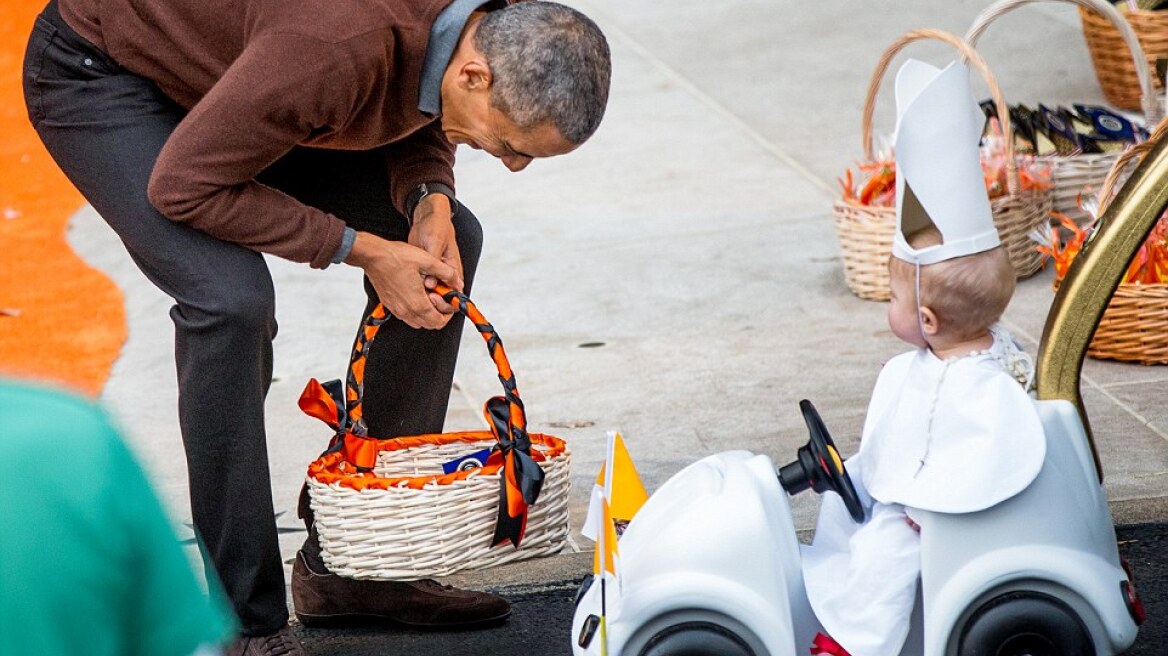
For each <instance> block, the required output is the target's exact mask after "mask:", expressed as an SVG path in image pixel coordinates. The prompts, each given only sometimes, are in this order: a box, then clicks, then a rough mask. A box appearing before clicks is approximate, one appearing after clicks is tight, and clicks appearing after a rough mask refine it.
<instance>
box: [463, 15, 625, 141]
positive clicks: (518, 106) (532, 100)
mask: <svg viewBox="0 0 1168 656" xmlns="http://www.w3.org/2000/svg"><path fill="white" fill-rule="evenodd" d="M474 45H475V48H477V49H478V51H479V52H481V53H483V55H484V56H485V57H486V59H487V65H488V66H490V68H491V76H492V80H493V81H492V87H491V88H492V91H491V105H492V106H494V107H495V108H496V109H498V110H499V111H501V112H503V113H504V114H505V115H506V116H507V117H508V118H509V119H511V120H512V121H514V122H515V124H516V125H518V126H519V127H520V128H523V129H530V128H534V127H537V126H539V125H543V124H545V123H551V124H552V125H553V126H554V127H555V128H556V129H557V130H559V132H560V134H561V135H563V137H564V139H566V140H568V141H569V142H570V143H572V144H576V145H579V144H581V143H584V141H585V140H586V139H588V137H590V136H592V133H594V132H596V128H597V127H598V126H599V125H600V119H601V118H602V117H603V116H604V108H605V105H607V104H608V86H609V78H610V77H611V74H612V61H611V57H610V55H609V51H608V41H607V40H605V38H604V34H602V33H601V31H600V28H599V27H597V26H596V23H594V22H592V20H591V19H590V18H588V17H587V16H585V15H584V14H581V13H580V12H579V11H576V10H575V9H572V8H571V7H566V6H564V5H561V4H558V3H555V2H544V1H542V0H527V1H525V2H518V3H516V4H513V5H509V6H507V7H504V8H502V9H499V10H496V11H492V12H488V13H487V15H486V16H485V17H484V18H483V20H482V21H481V22H480V23H479V25H478V28H477V30H476V31H475V36H474Z"/></svg>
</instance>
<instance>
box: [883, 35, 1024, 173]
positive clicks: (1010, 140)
mask: <svg viewBox="0 0 1168 656" xmlns="http://www.w3.org/2000/svg"><path fill="white" fill-rule="evenodd" d="M926 39H933V40H936V41H941V42H944V43H948V44H949V45H951V46H953V47H954V48H957V49H958V50H960V51H961V54H962V55H964V57H965V59H966V60H967V61H969V62H970V63H971V64H973V67H974V68H976V69H977V71H978V72H979V73H981V76H982V77H983V78H984V79H985V81H986V84H988V85H989V88H990V96H992V97H993V99H994V106H995V107H997V110H998V123H999V124H1000V125H1001V126H1002V137H1003V138H1004V140H1005V148H1006V188H1007V190H1008V191H1009V193H1010V196H1017V195H1018V194H1019V192H1020V191H1021V189H1022V184H1021V181H1020V179H1019V175H1018V162H1017V160H1015V158H1014V129H1013V126H1012V125H1011V123H1010V112H1009V108H1008V107H1007V106H1006V101H1005V99H1003V97H1002V91H1001V89H999V88H998V83H997V81H996V80H995V79H994V75H993V73H991V72H990V69H989V66H986V63H985V60H983V59H982V58H981V55H979V54H978V53H977V51H976V50H974V49H973V48H972V47H970V46H969V44H967V43H966V42H965V41H964V40H962V39H961V37H959V36H957V35H955V34H952V33H950V32H945V31H943V30H936V29H918V30H912V31H910V32H906V33H905V34H903V35H902V36H900V38H898V39H897V40H896V41H894V42H893V43H892V45H890V46H888V49H887V50H885V51H884V55H883V56H882V57H881V58H880V61H879V62H878V63H877V64H876V70H875V71H874V72H873V73H872V80H871V82H869V83H868V95H867V96H866V97H865V98H864V117H863V119H862V123H861V128H862V131H863V134H862V139H863V140H864V158H865V159H866V160H867V161H872V160H873V152H872V114H873V113H875V111H876V93H877V92H878V91H879V90H880V82H881V81H882V80H883V79H884V73H885V72H887V70H888V65H889V64H891V63H892V59H893V58H894V57H896V55H897V54H898V53H899V52H900V51H901V50H903V49H904V47H905V46H907V45H908V44H910V43H913V42H915V41H923V40H926Z"/></svg>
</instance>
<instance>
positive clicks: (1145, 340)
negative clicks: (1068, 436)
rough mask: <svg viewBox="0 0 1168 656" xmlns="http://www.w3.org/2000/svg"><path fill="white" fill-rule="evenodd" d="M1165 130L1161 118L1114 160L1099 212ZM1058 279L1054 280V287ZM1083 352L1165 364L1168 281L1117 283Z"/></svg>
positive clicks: (1165, 123) (1166, 125)
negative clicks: (1149, 132)
mask: <svg viewBox="0 0 1168 656" xmlns="http://www.w3.org/2000/svg"><path fill="white" fill-rule="evenodd" d="M1165 133H1168V121H1162V122H1161V123H1160V125H1158V126H1157V127H1156V129H1155V130H1154V131H1153V133H1152V136H1151V138H1150V139H1148V140H1147V141H1145V142H1144V143H1141V144H1138V145H1136V146H1135V147H1133V148H1131V149H1129V150H1128V151H1127V152H1125V153H1124V154H1123V155H1122V156H1121V157H1120V158H1119V159H1118V160H1117V161H1116V162H1115V165H1114V166H1113V167H1112V169H1111V171H1110V172H1109V173H1108V175H1107V179H1106V180H1104V182H1103V186H1102V189H1101V190H1100V192H1099V199H1100V203H1099V204H1100V209H1099V212H1100V215H1102V213H1103V210H1104V209H1106V206H1107V204H1108V203H1110V202H1111V200H1112V198H1114V196H1115V193H1114V192H1115V191H1117V190H1118V188H1119V186H1120V184H1121V183H1122V182H1123V181H1125V180H1126V179H1127V176H1128V175H1129V174H1130V173H1131V171H1132V169H1133V168H1134V166H1135V164H1136V163H1138V162H1139V161H1140V159H1142V158H1143V156H1144V154H1145V153H1147V151H1148V150H1150V149H1151V146H1152V144H1154V143H1156V142H1157V141H1159V140H1160V139H1163V138H1164V134H1165ZM1161 220H1164V219H1163V218H1161ZM1059 282H1060V281H1059V280H1055V287H1056V289H1057V287H1058V283H1059ZM1087 355H1089V356H1091V357H1093V358H1098V359H1101V360H1119V361H1121V362H1136V363H1139V364H1147V365H1152V364H1168V284H1151V285H1147V284H1135V283H1128V282H1121V283H1120V284H1119V286H1118V287H1117V288H1116V290H1115V294H1113V295H1112V297H1111V300H1110V301H1109V302H1108V304H1107V308H1106V309H1105V310H1104V311H1103V317H1102V318H1101V319H1100V320H1099V326H1098V327H1097V328H1095V335H1094V336H1093V337H1092V338H1091V343H1090V344H1089V345H1088V346H1087Z"/></svg>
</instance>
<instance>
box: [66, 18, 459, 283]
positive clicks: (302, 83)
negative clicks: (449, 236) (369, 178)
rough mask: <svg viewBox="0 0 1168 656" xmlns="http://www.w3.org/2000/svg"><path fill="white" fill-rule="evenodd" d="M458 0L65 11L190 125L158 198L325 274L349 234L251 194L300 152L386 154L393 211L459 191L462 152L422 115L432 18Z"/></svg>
mask: <svg viewBox="0 0 1168 656" xmlns="http://www.w3.org/2000/svg"><path fill="white" fill-rule="evenodd" d="M450 1H451V0H60V9H61V15H62V17H63V18H64V19H65V21H66V22H68V23H69V25H70V26H71V27H73V29H75V30H76V31H77V32H78V33H79V34H80V35H81V36H82V37H84V38H85V39H87V40H89V41H90V42H92V43H93V44H94V45H96V46H97V47H98V48H100V49H101V50H102V51H104V52H105V53H107V54H108V55H110V56H111V57H112V58H113V59H114V60H115V61H117V62H118V63H119V64H120V65H122V66H123V67H125V68H126V69H127V70H129V71H131V72H133V73H136V74H138V75H141V76H143V77H145V78H148V79H150V80H153V81H154V82H155V83H156V84H157V85H158V86H159V88H161V89H162V91H163V92H164V93H165V94H166V95H167V96H169V97H171V98H173V99H174V100H175V101H177V102H178V103H179V104H180V105H182V106H183V107H185V108H187V109H188V110H189V113H188V114H187V116H186V117H185V118H184V119H183V120H182V122H181V123H180V124H179V125H178V128H177V129H176V130H175V131H174V133H173V134H172V135H171V136H170V139H169V140H168V141H167V142H166V145H165V146H164V147H163V149H162V152H161V154H160V155H159V157H158V161H157V163H156V164H155V166H154V172H153V174H152V175H151V178H150V186H149V196H150V200H151V202H152V203H153V204H154V206H155V207H157V208H158V210H159V211H160V212H162V213H163V214H164V215H166V216H168V217H170V218H171V219H173V220H175V221H180V222H183V223H186V224H188V225H190V226H191V227H193V228H197V229H199V230H202V231H204V232H207V233H209V234H211V235H213V236H215V237H218V238H219V239H223V240H226V241H231V242H235V243H239V244H242V245H244V246H247V247H249V248H252V249H254V250H257V251H262V252H267V253H272V254H274V255H278V256H280V257H284V258H287V259H290V260H294V261H297V262H308V263H310V264H311V265H312V266H314V267H318V268H323V267H325V266H327V265H328V263H329V259H330V258H331V257H332V256H333V254H334V253H335V252H336V251H337V248H338V247H339V246H340V243H341V235H342V232H343V230H344V224H343V223H342V222H341V220H340V219H338V218H337V217H335V216H332V215H330V214H326V213H325V212H321V211H320V210H317V209H315V208H312V207H308V206H306V205H304V204H302V203H300V202H298V201H296V200H293V199H292V198H290V197H288V196H287V195H285V194H283V193H280V192H278V191H276V190H274V189H272V188H270V187H266V186H264V185H262V184H259V183H257V182H255V180H254V178H255V176H256V175H257V174H258V173H259V172H260V171H262V170H263V169H264V168H266V167H267V166H269V165H270V164H271V163H272V162H274V161H275V160H277V159H278V158H280V157H281V156H282V155H284V154H285V153H287V152H288V151H289V150H291V149H292V148H293V147H294V146H296V145H308V146H315V147H321V148H337V149H354V150H360V149H369V148H374V147H377V146H382V145H385V144H393V146H391V147H390V151H391V152H390V157H389V162H388V166H389V179H390V189H389V190H388V192H389V193H391V194H392V199H393V203H394V205H395V206H396V207H397V208H398V210H399V211H404V207H405V199H406V196H407V195H408V194H409V193H410V191H411V190H412V189H414V188H415V187H417V186H418V185H419V184H421V183H424V182H441V183H445V184H448V185H451V186H452V187H453V185H454V173H453V165H454V146H453V145H451V144H450V142H448V141H447V140H446V138H445V136H444V135H443V134H442V131H441V129H440V125H439V122H438V120H436V119H435V118H434V117H431V116H427V115H426V114H423V113H422V112H421V111H419V110H418V82H419V77H420V74H421V70H422V62H423V60H424V58H425V54H426V45H427V43H428V41H429V36H430V27H431V25H432V24H433V22H434V19H435V17H437V15H438V14H439V13H440V12H441V11H442V9H443V8H444V7H445V6H446V5H447V4H449V3H450Z"/></svg>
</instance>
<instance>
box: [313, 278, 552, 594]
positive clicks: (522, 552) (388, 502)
mask: <svg viewBox="0 0 1168 656" xmlns="http://www.w3.org/2000/svg"><path fill="white" fill-rule="evenodd" d="M443 291H444V292H446V293H447V299H448V300H449V301H450V302H451V303H453V304H454V305H456V306H457V307H458V308H459V310H461V311H463V312H465V313H466V315H467V317H468V318H470V319H471V321H473V322H474V323H475V326H476V328H478V330H479V332H480V333H481V334H482V336H483V339H484V340H486V342H487V346H488V349H489V350H490V352H491V357H492V359H493V360H494V361H495V364H496V365H497V367H498V369H499V378H500V380H501V381H503V389H504V395H503V396H497V397H493V398H492V399H491V400H489V401H488V402H487V419H488V423H489V424H490V426H491V430H489V431H487V430H483V431H465V432H457V433H442V434H435V435H418V436H411V437H401V438H396V439H375V438H371V437H368V436H366V435H365V429H364V422H363V421H362V418H361V397H362V395H363V384H362V382H363V381H362V379H363V374H364V358H365V356H366V354H367V353H368V349H369V344H370V343H371V342H372V340H373V337H374V336H375V335H376V332H377V327H378V326H380V325H381V323H383V322H384V321H385V317H386V314H385V311H384V309H383V308H381V307H380V306H378V308H377V309H375V311H374V312H373V313H372V314H370V316H369V317H368V318H367V319H366V323H365V326H364V327H363V330H362V331H361V332H360V333H359V334H358V339H357V344H356V346H355V348H354V359H353V363H352V364H351V365H350V368H349V379H348V385H347V389H346V390H344V391H343V392H342V391H341V383H340V381H332V382H330V383H327V384H325V385H321V384H320V383H317V382H316V381H315V380H312V381H310V382H309V384H308V387H307V388H306V389H305V391H304V395H302V396H301V401H300V406H301V408H302V409H304V410H305V412H307V413H308V414H310V415H312V416H315V417H318V418H320V419H323V420H325V421H326V422H327V423H329V425H330V426H332V427H333V428H334V429H335V430H336V431H337V434H336V436H334V438H333V440H332V443H331V444H330V447H329V449H328V450H327V451H326V452H325V453H324V454H323V455H321V457H319V458H317V459H316V460H315V461H313V462H312V464H311V465H309V468H308V475H307V487H308V493H309V499H310V502H311V506H312V512H313V521H314V527H315V528H316V531H317V533H318V535H319V538H320V546H321V552H322V557H323V559H324V562H325V565H326V566H328V568H329V570H330V571H332V572H333V573H335V574H338V575H340V576H344V577H348V578H354V579H382V580H393V579H397V580H413V579H420V578H427V577H433V576H444V575H447V574H450V573H453V572H456V571H459V570H465V569H472V568H484V567H490V566H495V565H501V564H504V563H509V562H514V561H518V560H523V559H527V558H533V557H537V556H547V555H552V554H555V553H558V552H559V551H560V550H561V549H562V548H563V546H564V544H565V542H566V541H567V537H568V491H569V478H570V477H569V467H570V463H571V454H570V453H569V451H568V448H567V445H566V444H565V443H564V441H563V440H561V439H559V438H557V437H553V436H550V435H542V434H539V433H531V434H528V433H527V432H526V415H525V413H524V409H523V404H522V402H521V401H520V400H519V392H518V390H517V389H516V387H515V379H514V376H513V374H512V372H511V368H510V365H509V364H508V362H507V356H506V354H505V353H504V351H503V345H502V343H501V342H500V341H499V339H498V336H497V335H496V334H495V332H494V328H492V327H491V325H490V324H489V323H487V322H486V320H485V319H483V317H482V315H481V314H479V312H478V310H477V309H476V308H475V306H474V305H473V304H472V303H471V302H470V300H469V299H467V298H466V297H465V296H463V295H461V294H458V293H455V292H449V291H448V290H443ZM342 396H343V398H341V397H342ZM483 450H491V451H490V457H489V458H487V457H484V456H485V455H486V454H485V453H483ZM528 454H529V457H528ZM476 455H477V458H478V459H477V460H476V461H474V462H469V463H468V461H467V460H462V459H464V458H467V457H468V456H476ZM460 460H461V462H459V461H460ZM480 464H481V466H480ZM444 466H445V467H447V468H449V469H451V471H450V472H449V473H447V472H446V471H445V470H444ZM538 472H542V485H540V483H539V482H538V481H534V483H533V479H538V478H540V475H539V473H538ZM531 484H534V486H535V492H534V494H529V493H528V490H529V489H530V485H531ZM532 497H537V498H532ZM528 503H530V508H528V506H527V504H528ZM516 504H517V505H516ZM517 507H521V509H522V511H521V512H516V511H514V510H511V509H514V508H517ZM508 527H510V529H512V530H511V531H510V532H509V531H508V530H507V529H508ZM509 541H510V542H512V543H513V544H507V542H509Z"/></svg>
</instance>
